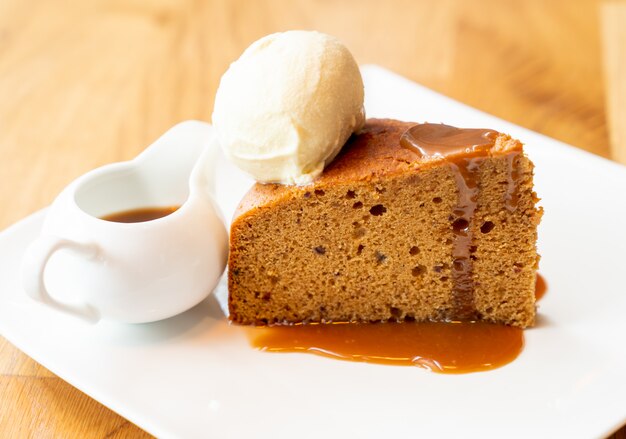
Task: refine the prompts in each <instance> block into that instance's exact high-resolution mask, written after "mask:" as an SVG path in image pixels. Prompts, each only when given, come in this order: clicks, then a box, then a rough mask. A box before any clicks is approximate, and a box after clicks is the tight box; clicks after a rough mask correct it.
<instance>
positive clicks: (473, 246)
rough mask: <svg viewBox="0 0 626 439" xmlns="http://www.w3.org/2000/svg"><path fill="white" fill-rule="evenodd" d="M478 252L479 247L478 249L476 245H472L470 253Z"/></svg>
mask: <svg viewBox="0 0 626 439" xmlns="http://www.w3.org/2000/svg"><path fill="white" fill-rule="evenodd" d="M476 250H478V247H476V246H475V245H472V246H470V248H469V251H470V253H476Z"/></svg>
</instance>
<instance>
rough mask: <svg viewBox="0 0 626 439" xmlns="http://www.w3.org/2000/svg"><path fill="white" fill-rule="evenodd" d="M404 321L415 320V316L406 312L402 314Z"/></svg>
mask: <svg viewBox="0 0 626 439" xmlns="http://www.w3.org/2000/svg"><path fill="white" fill-rule="evenodd" d="M404 321H405V322H408V323H410V322H414V321H415V317H414V316H413V315H411V314H407V315H406V316H404Z"/></svg>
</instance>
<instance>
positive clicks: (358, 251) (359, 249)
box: [356, 244, 365, 255]
mask: <svg viewBox="0 0 626 439" xmlns="http://www.w3.org/2000/svg"><path fill="white" fill-rule="evenodd" d="M364 248H365V246H364V245H363V244H359V246H358V247H357V249H356V254H357V255H360V254H361V253H363V249H364Z"/></svg>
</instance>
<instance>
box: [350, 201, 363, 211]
mask: <svg viewBox="0 0 626 439" xmlns="http://www.w3.org/2000/svg"><path fill="white" fill-rule="evenodd" d="M361 207H363V203H361V202H360V201H357V202H356V203H354V204H353V205H352V208H353V209H360V208H361Z"/></svg>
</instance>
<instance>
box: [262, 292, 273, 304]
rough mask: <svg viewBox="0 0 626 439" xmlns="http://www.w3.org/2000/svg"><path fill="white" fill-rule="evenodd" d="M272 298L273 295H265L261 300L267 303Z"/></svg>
mask: <svg viewBox="0 0 626 439" xmlns="http://www.w3.org/2000/svg"><path fill="white" fill-rule="evenodd" d="M271 298H272V293H263V296H261V299H263V300H265V301H266V302H269V301H270V299H271Z"/></svg>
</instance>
